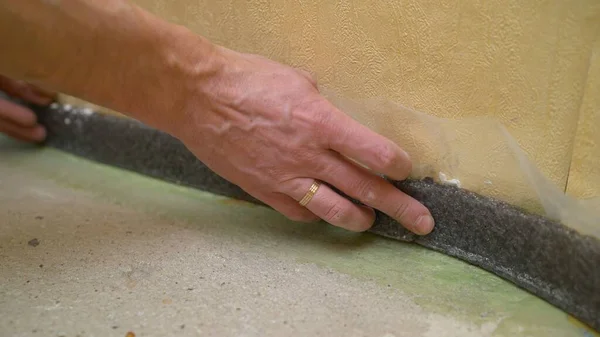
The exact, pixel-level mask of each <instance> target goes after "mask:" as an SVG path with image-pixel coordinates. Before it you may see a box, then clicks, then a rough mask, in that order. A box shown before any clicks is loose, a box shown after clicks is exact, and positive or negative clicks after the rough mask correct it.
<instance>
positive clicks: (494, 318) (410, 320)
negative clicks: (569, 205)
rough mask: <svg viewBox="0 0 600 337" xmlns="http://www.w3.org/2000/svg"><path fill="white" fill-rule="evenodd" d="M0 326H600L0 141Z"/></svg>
mask: <svg viewBox="0 0 600 337" xmlns="http://www.w3.org/2000/svg"><path fill="white" fill-rule="evenodd" d="M33 239H36V240H34V241H32V240H33ZM36 241H37V242H36ZM36 243H37V245H36ZM0 331H1V335H2V336H73V337H75V336H81V337H83V336H126V335H127V333H128V332H132V333H134V334H135V336H167V335H178V336H199V335H202V336H273V335H277V336H378V337H383V336H386V337H392V336H462V337H464V336H591V335H592V334H591V333H590V332H588V331H587V330H585V328H583V327H582V326H581V325H580V324H578V323H577V322H576V321H575V320H573V319H571V318H569V317H568V316H567V315H566V314H565V313H563V312H561V311H559V310H557V309H556V308H554V307H552V306H550V305H548V304H547V303H545V302H543V301H542V300H540V299H538V298H536V297H534V296H531V295H530V294H528V293H526V292H524V291H521V290H520V289H518V288H516V287H514V286H512V285H511V284H509V283H507V282H504V281H503V280H501V279H499V278H497V277H495V276H494V275H491V274H489V273H487V272H485V271H482V270H480V269H478V268H476V267H473V266H470V265H467V264H465V263H462V262H461V261H458V260H456V259H453V258H449V257H446V256H444V255H441V254H438V253H435V252H431V251H428V250H425V249H422V248H419V247H417V246H413V245H409V244H405V243H400V242H395V241H391V240H386V239H383V238H380V237H376V236H374V235H370V234H352V233H347V232H345V231H343V230H339V229H336V228H332V227H330V226H328V225H324V224H311V225H304V224H297V223H293V222H290V221H287V220H286V219H285V218H283V217H282V216H281V215H279V214H277V213H275V212H273V211H271V210H268V209H265V208H262V207H258V206H253V205H248V204H245V203H240V202H235V201H231V200H228V199H225V198H220V197H216V196H213V195H208V194H206V193H202V192H199V191H194V190H190V189H186V188H182V187H179V186H174V185H171V184H167V183H164V182H160V181H156V180H153V179H149V178H147V177H142V176H139V175H137V174H133V173H130V172H126V171H121V170H118V169H115V168H110V167H106V166H103V165H99V164H96V163H92V162H88V161H85V160H82V159H79V158H76V157H73V156H70V155H67V154H64V153H61V152H58V151H55V150H52V149H39V148H34V147H31V146H26V145H22V144H19V143H16V142H13V141H11V140H8V139H7V138H2V137H1V136H0ZM130 336H131V335H130Z"/></svg>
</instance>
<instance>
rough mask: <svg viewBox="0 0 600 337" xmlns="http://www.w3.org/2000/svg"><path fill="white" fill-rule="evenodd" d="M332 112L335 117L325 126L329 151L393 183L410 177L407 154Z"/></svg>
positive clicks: (410, 169) (376, 134)
mask: <svg viewBox="0 0 600 337" xmlns="http://www.w3.org/2000/svg"><path fill="white" fill-rule="evenodd" d="M333 109H334V110H335V113H334V114H333V116H332V118H330V119H329V120H328V122H329V125H328V126H327V128H329V130H328V131H329V137H328V145H329V147H330V148H331V150H333V151H336V152H338V153H340V154H342V155H344V156H346V157H349V158H351V159H353V160H355V161H357V162H359V163H361V164H363V165H366V166H367V167H368V168H370V169H371V170H373V171H375V172H377V173H380V174H383V175H386V176H388V177H390V178H392V179H396V180H403V179H406V178H407V177H408V176H409V175H410V172H411V171H412V162H411V160H410V156H409V155H408V153H407V152H406V151H404V150H403V149H402V148H400V146H398V145H397V144H396V143H394V142H393V141H391V140H390V139H388V138H386V137H384V136H382V135H380V134H378V133H376V132H375V131H373V130H371V129H369V128H368V127H366V126H365V125H362V124H360V123H359V122H357V121H355V120H354V119H352V118H350V116H348V115H346V114H345V113H343V112H341V111H339V110H337V109H335V108H333Z"/></svg>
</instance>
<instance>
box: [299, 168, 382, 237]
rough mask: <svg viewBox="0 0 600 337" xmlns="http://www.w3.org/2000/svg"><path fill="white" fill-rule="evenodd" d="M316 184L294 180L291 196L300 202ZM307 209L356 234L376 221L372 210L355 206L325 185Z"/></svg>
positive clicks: (303, 180)
mask: <svg viewBox="0 0 600 337" xmlns="http://www.w3.org/2000/svg"><path fill="white" fill-rule="evenodd" d="M315 182H317V183H318V181H316V180H314V179H310V178H297V179H294V180H293V181H291V182H290V186H289V189H290V191H291V192H290V196H291V197H292V198H294V199H295V200H296V201H298V202H300V200H302V198H304V196H305V195H306V194H307V193H308V192H309V190H310V189H311V186H312V185H313V183H315ZM305 207H306V208H307V209H308V210H309V211H311V212H312V213H314V214H315V215H317V216H318V217H320V218H321V219H323V220H325V221H327V222H328V223H330V224H332V225H334V226H338V227H342V228H345V229H347V230H351V231H355V232H362V231H365V230H367V229H369V228H370V227H371V226H372V225H373V222H374V221H375V213H374V212H373V210H372V209H370V208H368V207H365V206H361V205H357V204H354V203H353V202H351V201H350V200H348V199H347V198H344V197H342V196H341V195H339V194H338V193H336V192H335V191H333V190H332V189H331V188H330V187H329V186H327V185H326V184H323V183H321V184H320V185H319V186H318V188H317V190H316V192H315V193H314V195H313V196H312V198H311V199H310V200H309V201H308V203H307V204H306V205H305Z"/></svg>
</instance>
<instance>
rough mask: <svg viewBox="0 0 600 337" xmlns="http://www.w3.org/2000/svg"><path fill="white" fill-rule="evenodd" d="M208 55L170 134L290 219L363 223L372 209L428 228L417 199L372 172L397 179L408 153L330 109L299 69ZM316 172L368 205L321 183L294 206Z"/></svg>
mask: <svg viewBox="0 0 600 337" xmlns="http://www.w3.org/2000/svg"><path fill="white" fill-rule="evenodd" d="M217 59H218V60H220V61H217V63H218V64H219V66H218V67H216V69H218V70H217V71H216V73H215V75H214V76H212V77H211V78H210V79H209V80H208V81H205V82H203V83H204V84H201V85H199V88H198V89H197V90H198V92H197V93H198V95H188V98H187V99H184V101H183V111H185V112H186V116H187V117H186V118H185V119H184V120H183V123H182V124H183V125H182V126H181V130H180V131H179V132H177V133H178V135H177V137H178V138H179V139H181V140H182V141H183V142H184V143H185V144H186V145H187V146H188V148H190V149H191V150H192V151H193V152H194V153H195V154H196V155H197V156H198V158H200V160H202V161H203V162H204V163H205V164H207V165H208V166H209V167H210V168H212V169H213V170H214V171H215V172H217V173H218V174H220V175H221V176H223V177H224V178H225V179H228V180H229V181H231V182H233V183H235V184H237V185H239V186H240V187H241V188H243V189H244V190H245V191H247V192H248V193H250V194H251V195H253V196H254V197H256V198H257V199H260V200H262V201H263V202H265V203H267V204H268V205H270V206H272V207H273V208H275V209H276V210H278V211H280V212H282V213H283V214H284V215H286V216H287V217H289V218H291V219H293V220H297V221H314V220H318V219H319V218H321V219H324V220H325V221H327V222H329V223H331V224H333V225H336V226H340V227H343V228H346V229H349V230H353V231H364V230H367V229H369V228H370V227H371V225H372V224H373V222H374V212H373V210H372V208H375V209H378V210H380V211H382V212H384V213H387V214H388V215H390V216H391V217H393V218H395V219H396V220H397V221H399V222H400V223H401V224H403V225H404V226H405V227H406V228H408V229H409V230H412V231H413V232H415V233H417V234H427V233H429V232H430V231H431V230H432V228H433V219H432V218H431V215H430V213H429V211H428V210H427V209H426V208H425V207H424V206H423V205H422V204H421V203H419V202H417V201H416V200H414V199H413V198H411V197H409V196H408V195H406V194H404V193H403V192H401V191H400V190H398V189H396V188H395V187H394V186H393V185H391V184H390V183H388V182H386V181H385V180H384V179H383V178H381V177H380V176H378V175H376V174H375V173H377V174H382V175H385V176H388V177H391V178H393V179H398V180H402V179H404V178H406V177H407V176H408V175H409V173H410V171H411V162H410V158H409V156H408V155H407V153H406V152H404V151H403V150H402V149H401V148H400V147H399V146H398V145H396V144H394V143H393V142H392V141H390V140H388V139H386V138H384V137H383V136H381V135H379V134H377V133H375V132H373V131H371V130H370V129H368V128H367V127H365V126H363V125H361V124H359V123H358V122H356V121H354V120H353V119H351V118H350V117H349V116H348V115H346V114H344V113H343V112H341V111H339V110H338V109H336V108H335V107H334V106H333V105H332V104H331V103H330V102H328V101H327V100H326V99H325V98H324V97H323V96H321V95H320V93H319V91H318V89H317V86H316V83H315V80H314V79H313V78H312V77H311V76H310V75H309V74H308V73H306V72H304V71H301V70H297V69H293V68H290V67H287V66H284V65H281V64H279V63H277V62H274V61H271V60H268V59H266V58H263V57H259V56H255V55H248V54H240V53H236V52H234V51H231V50H227V49H223V50H221V52H220V56H218V57H217ZM194 90H196V89H194ZM197 107H202V108H203V109H202V110H203V111H198V110H197ZM205 109H206V110H205ZM348 158H351V159H352V160H355V161H357V162H360V163H361V164H363V165H366V166H367V167H369V168H370V169H371V170H372V171H373V172H371V171H369V170H367V169H365V168H364V167H361V166H359V165H357V164H355V163H353V162H352V160H350V159H348ZM315 180H317V181H321V182H325V183H327V184H330V185H331V186H334V187H336V188H337V189H339V190H340V191H342V192H344V193H345V194H347V195H349V196H351V197H353V198H355V199H357V200H359V201H361V202H362V203H364V204H365V205H367V206H369V207H361V206H358V205H356V204H353V203H352V202H351V201H349V200H348V199H347V198H344V197H342V196H341V195H339V194H338V193H336V192H335V191H334V190H332V189H331V188H329V187H328V186H326V185H325V184H322V185H321V186H320V188H319V189H318V191H317V193H316V195H315V196H314V197H313V198H312V200H311V201H310V202H309V203H308V204H307V205H306V207H303V206H301V205H300V204H299V201H300V200H301V199H302V198H303V197H304V195H305V194H306V193H307V192H308V191H309V189H310V187H311V185H312V183H313V181H315ZM371 207H372V208H371Z"/></svg>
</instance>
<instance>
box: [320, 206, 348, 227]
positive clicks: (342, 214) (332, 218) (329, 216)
mask: <svg viewBox="0 0 600 337" xmlns="http://www.w3.org/2000/svg"><path fill="white" fill-rule="evenodd" d="M347 214H348V210H347V209H345V208H344V207H343V206H342V205H341V204H340V203H339V202H335V203H333V204H332V205H331V206H330V207H329V208H328V209H327V212H325V216H324V219H325V221H327V222H330V223H344V222H345V220H346V218H347Z"/></svg>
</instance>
